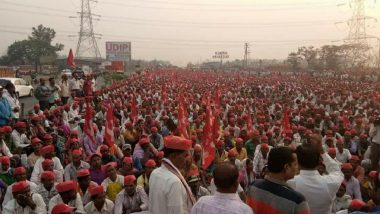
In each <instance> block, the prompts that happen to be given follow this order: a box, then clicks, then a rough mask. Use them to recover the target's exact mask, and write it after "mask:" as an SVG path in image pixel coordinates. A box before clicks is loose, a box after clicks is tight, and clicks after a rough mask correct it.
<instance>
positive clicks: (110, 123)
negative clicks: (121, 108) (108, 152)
mask: <svg viewBox="0 0 380 214" xmlns="http://www.w3.org/2000/svg"><path fill="white" fill-rule="evenodd" d="M113 127H114V115H113V108H112V105H111V103H108V104H107V115H106V125H105V132H104V142H105V143H106V144H107V145H108V146H110V147H111V146H112V145H113V144H114V142H115V138H114V133H113Z"/></svg>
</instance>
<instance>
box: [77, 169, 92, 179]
mask: <svg viewBox="0 0 380 214" xmlns="http://www.w3.org/2000/svg"><path fill="white" fill-rule="evenodd" d="M89 175H90V170H88V169H80V170H79V171H78V172H77V178H81V177H86V176H89Z"/></svg>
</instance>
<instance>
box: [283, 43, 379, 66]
mask: <svg viewBox="0 0 380 214" xmlns="http://www.w3.org/2000/svg"><path fill="white" fill-rule="evenodd" d="M368 50H369V48H368V47H364V46H360V45H348V44H344V45H324V46H322V47H320V48H315V47H313V46H309V47H300V48H298V50H297V51H296V52H291V53H290V54H289V55H288V58H287V60H286V62H287V63H289V64H290V65H291V67H292V69H293V70H294V71H297V70H300V69H301V68H307V69H310V70H318V71H321V70H330V71H352V70H356V69H359V70H362V69H365V68H366V67H368V65H369V64H370V62H371V60H373V59H370V58H369V57H368V55H367V54H363V53H367V52H368Z"/></svg>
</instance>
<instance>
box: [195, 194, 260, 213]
mask: <svg viewBox="0 0 380 214" xmlns="http://www.w3.org/2000/svg"><path fill="white" fill-rule="evenodd" d="M243 213H244V214H253V211H252V209H251V208H250V207H249V206H248V205H246V204H245V203H243V202H242V201H241V200H240V198H239V196H238V194H236V193H228V194H227V193H220V192H215V195H213V196H203V197H201V198H199V200H198V202H197V203H195V205H194V207H193V209H191V214H243Z"/></svg>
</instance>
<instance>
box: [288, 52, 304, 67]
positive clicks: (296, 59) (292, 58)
mask: <svg viewBox="0 0 380 214" xmlns="http://www.w3.org/2000/svg"><path fill="white" fill-rule="evenodd" d="M301 60H302V58H301V57H300V56H299V55H298V54H297V53H296V52H292V53H290V54H289V55H288V59H287V60H286V61H287V62H288V63H289V64H290V65H291V66H292V69H293V71H298V70H299V68H300V65H301Z"/></svg>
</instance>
